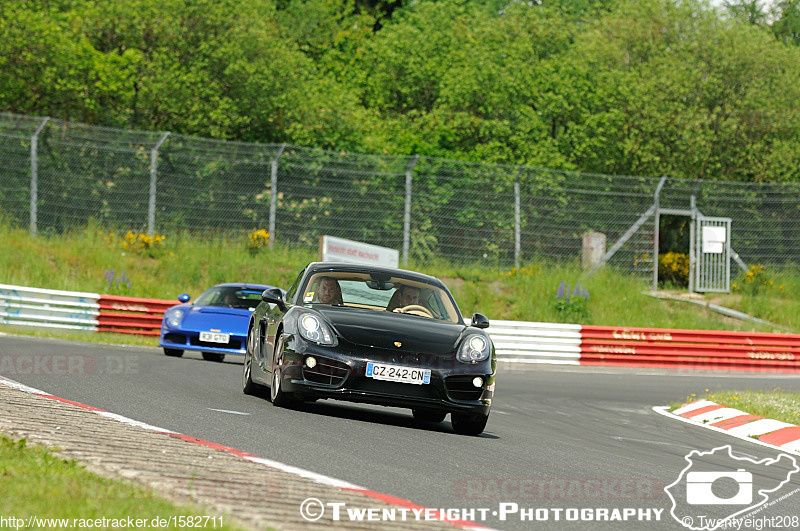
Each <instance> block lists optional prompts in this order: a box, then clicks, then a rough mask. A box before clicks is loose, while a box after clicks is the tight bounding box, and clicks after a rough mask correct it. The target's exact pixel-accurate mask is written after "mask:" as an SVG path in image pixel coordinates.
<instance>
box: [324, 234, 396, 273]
mask: <svg viewBox="0 0 800 531" xmlns="http://www.w3.org/2000/svg"><path fill="white" fill-rule="evenodd" d="M319 259H320V261H322V262H347V263H350V264H373V265H382V266H387V267H397V266H398V264H399V263H400V253H399V252H398V251H396V250H395V249H390V248H388V247H380V246H378V245H370V244H368V243H362V242H355V241H352V240H345V239H343V238H334V237H333V236H320V239H319Z"/></svg>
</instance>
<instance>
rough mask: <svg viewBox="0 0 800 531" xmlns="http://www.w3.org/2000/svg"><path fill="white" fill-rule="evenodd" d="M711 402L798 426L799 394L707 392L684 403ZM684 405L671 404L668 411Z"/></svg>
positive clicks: (775, 391)
mask: <svg viewBox="0 0 800 531" xmlns="http://www.w3.org/2000/svg"><path fill="white" fill-rule="evenodd" d="M697 400H711V401H712V402H716V403H717V404H720V405H722V406H725V407H732V408H736V409H739V410H741V411H744V412H746V413H749V414H751V415H758V416H760V417H764V418H767V419H775V420H782V421H783V422H788V423H790V424H796V425H800V393H798V392H794V391H783V390H781V389H775V390H773V391H749V390H724V391H713V392H712V391H709V390H708V389H706V393H705V394H704V395H702V396H700V397H699V398H698V397H697V396H696V395H695V394H692V395H690V396H688V397H687V398H686V402H685V403H688V402H695V401H697ZM683 404H684V403H678V402H673V403H672V404H670V411H674V410H675V409H678V408H679V407H681V406H682V405H683Z"/></svg>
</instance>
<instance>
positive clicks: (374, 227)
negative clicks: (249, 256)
mask: <svg viewBox="0 0 800 531" xmlns="http://www.w3.org/2000/svg"><path fill="white" fill-rule="evenodd" d="M411 160H412V158H411V157H385V156H375V155H372V156H370V155H360V156H353V155H351V154H343V153H338V152H331V151H323V150H315V149H308V148H300V147H287V148H286V150H285V151H284V152H283V154H282V155H281V157H280V161H279V165H278V197H277V199H278V201H277V213H276V224H275V232H276V241H279V242H282V243H284V244H289V245H312V246H316V245H318V242H319V236H322V235H325V234H327V235H330V236H336V237H339V238H345V239H349V240H356V241H362V242H366V243H372V244H376V245H380V246H383V247H389V248H392V249H397V250H398V251H399V250H401V249H402V248H403V219H404V209H405V182H406V181H405V179H406V177H405V175H406V170H407V168H408V167H409V165H410V163H411Z"/></svg>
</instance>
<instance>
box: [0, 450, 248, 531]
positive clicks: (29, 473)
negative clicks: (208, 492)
mask: <svg viewBox="0 0 800 531" xmlns="http://www.w3.org/2000/svg"><path fill="white" fill-rule="evenodd" d="M0 477H2V484H3V489H2V492H3V495H2V496H0V514H2V515H3V516H4V517H5V518H6V519H8V518H10V517H13V518H15V519H22V520H24V523H23V525H22V526H19V525H18V523H15V524H14V525H13V526H12V527H17V528H20V527H25V526H28V527H27V528H28V529H57V528H68V527H78V526H79V525H80V522H81V521H83V523H84V524H88V521H92V523H91V524H90V525H84V526H83V527H96V528H101V529H103V528H107V529H111V528H114V527H123V528H124V527H129V526H128V525H127V523H128V522H129V520H128V519H129V518H130V519H132V520H133V521H134V522H135V521H137V520H140V521H142V522H146V523H147V525H143V526H137V527H140V528H147V529H153V528H159V527H160V528H165V529H186V528H187V527H189V526H187V525H174V524H171V525H169V526H168V527H164V526H159V525H152V522H153V519H154V518H159V519H164V520H166V521H169V519H170V518H172V517H175V524H179V523H180V522H181V520H180V519H181V517H183V522H187V520H186V519H187V517H188V518H191V520H190V521H192V522H205V523H206V525H205V526H200V527H203V528H204V529H209V528H211V529H226V530H240V529H242V528H241V527H238V526H236V525H234V524H232V523H230V522H227V523H226V520H227V518H225V517H222V516H219V515H217V516H211V515H207V514H205V513H204V511H203V510H202V509H201V508H199V507H194V506H178V505H175V504H173V503H172V502H169V501H167V500H164V499H162V498H160V497H158V495H156V494H155V493H154V492H152V491H150V490H147V489H145V488H142V487H139V486H136V485H134V484H132V483H128V482H125V481H120V480H114V479H109V478H105V477H102V476H98V475H97V474H94V473H91V472H89V471H87V470H86V469H84V468H83V467H82V466H81V465H80V464H78V463H76V462H75V461H72V460H65V459H62V458H60V457H58V456H56V455H54V454H52V453H50V452H49V451H47V450H46V449H44V448H42V447H38V446H29V445H27V443H26V440H25V439H19V440H16V441H14V440H12V439H10V438H8V437H6V436H5V435H2V434H0ZM192 517H193V518H192ZM206 517H207V518H206ZM31 518H36V519H38V520H37V521H36V522H33V523H31V521H30V520H28V519H31ZM103 519H105V521H103ZM113 520H117V521H118V523H119V524H121V525H114V524H113ZM98 521H99V522H98ZM19 523H22V522H19ZM100 524H102V525H100Z"/></svg>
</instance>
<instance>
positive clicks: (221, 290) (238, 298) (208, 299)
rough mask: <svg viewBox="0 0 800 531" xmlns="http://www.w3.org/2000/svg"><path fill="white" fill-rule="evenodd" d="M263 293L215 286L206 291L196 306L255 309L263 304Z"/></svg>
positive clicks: (198, 299)
mask: <svg viewBox="0 0 800 531" xmlns="http://www.w3.org/2000/svg"><path fill="white" fill-rule="evenodd" d="M261 293H262V292H261V291H259V290H255V289H244V288H241V287H236V286H214V287H213V288H210V289H208V290H206V291H204V292H203V293H202V294H201V295H200V296H199V297H197V300H196V301H195V302H194V303H195V305H196V306H219V307H224V308H243V309H250V310H252V309H255V307H256V306H258V303H259V302H261Z"/></svg>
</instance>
